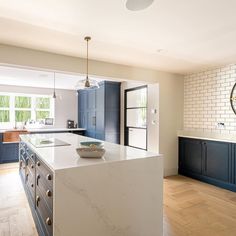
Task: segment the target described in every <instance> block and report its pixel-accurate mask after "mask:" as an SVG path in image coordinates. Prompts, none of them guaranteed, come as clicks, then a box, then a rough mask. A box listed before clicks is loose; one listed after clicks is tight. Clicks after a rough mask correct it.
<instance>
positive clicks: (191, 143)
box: [179, 138, 236, 191]
mask: <svg viewBox="0 0 236 236" xmlns="http://www.w3.org/2000/svg"><path fill="white" fill-rule="evenodd" d="M235 145H236V144H232V143H227V142H218V141H208V140H199V139H192V138H179V173H180V174H182V175H186V176H189V177H192V178H196V179H199V180H202V181H204V182H207V183H210V184H214V185H216V186H219V187H222V188H226V189H229V190H232V191H236V185H235V184H236V164H235V160H236V152H235V150H236V149H235Z"/></svg>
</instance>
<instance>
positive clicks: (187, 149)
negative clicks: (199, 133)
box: [180, 139, 202, 174]
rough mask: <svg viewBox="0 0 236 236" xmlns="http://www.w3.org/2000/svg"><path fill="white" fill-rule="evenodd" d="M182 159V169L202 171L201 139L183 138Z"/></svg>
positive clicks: (193, 171)
mask: <svg viewBox="0 0 236 236" xmlns="http://www.w3.org/2000/svg"><path fill="white" fill-rule="evenodd" d="M181 145H182V147H181V150H182V152H183V153H182V154H181V157H182V159H181V161H180V165H181V168H182V169H185V170H187V171H190V172H192V173H196V174H201V173H202V143H201V141H200V140H191V139H182V140H181Z"/></svg>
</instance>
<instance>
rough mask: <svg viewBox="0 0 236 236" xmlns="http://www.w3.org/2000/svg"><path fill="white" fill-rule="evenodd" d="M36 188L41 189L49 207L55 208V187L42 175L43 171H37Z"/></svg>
mask: <svg viewBox="0 0 236 236" xmlns="http://www.w3.org/2000/svg"><path fill="white" fill-rule="evenodd" d="M36 188H37V189H38V190H39V191H40V193H41V195H42V197H43V198H44V200H45V202H46V203H47V205H48V207H49V209H50V210H51V211H52V209H53V188H52V186H51V185H48V184H47V182H46V180H45V178H43V177H41V173H40V172H38V171H36Z"/></svg>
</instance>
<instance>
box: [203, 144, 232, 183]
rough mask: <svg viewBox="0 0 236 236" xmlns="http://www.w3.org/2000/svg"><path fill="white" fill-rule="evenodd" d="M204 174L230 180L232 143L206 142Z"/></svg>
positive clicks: (226, 180)
mask: <svg viewBox="0 0 236 236" xmlns="http://www.w3.org/2000/svg"><path fill="white" fill-rule="evenodd" d="M204 144H205V145H204V149H205V151H204V152H205V155H204V157H205V158H204V175H206V176H208V177H211V178H214V179H217V180H221V181H224V182H229V174H230V168H229V163H230V145H231V144H230V143H223V142H214V141H205V142H204Z"/></svg>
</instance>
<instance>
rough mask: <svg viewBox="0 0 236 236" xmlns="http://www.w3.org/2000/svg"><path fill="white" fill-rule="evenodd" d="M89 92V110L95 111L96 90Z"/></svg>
mask: <svg viewBox="0 0 236 236" xmlns="http://www.w3.org/2000/svg"><path fill="white" fill-rule="evenodd" d="M87 92H88V109H89V110H94V109H95V108H96V102H95V99H96V96H95V95H96V90H95V89H89V90H87Z"/></svg>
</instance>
